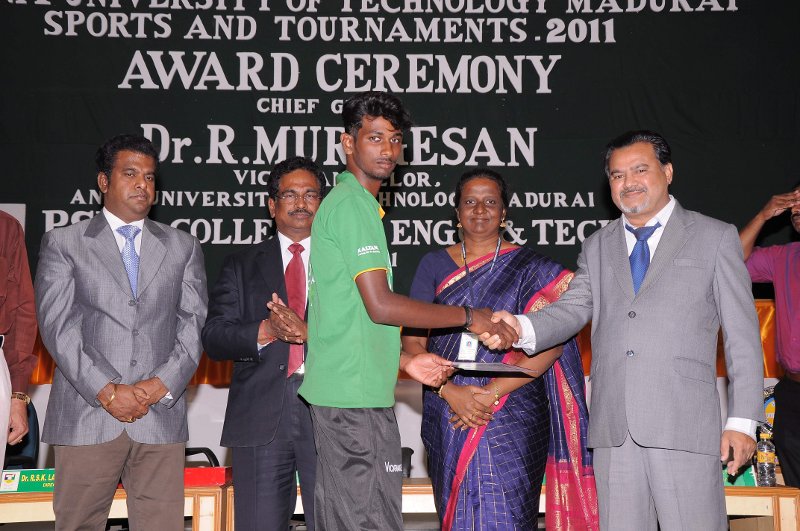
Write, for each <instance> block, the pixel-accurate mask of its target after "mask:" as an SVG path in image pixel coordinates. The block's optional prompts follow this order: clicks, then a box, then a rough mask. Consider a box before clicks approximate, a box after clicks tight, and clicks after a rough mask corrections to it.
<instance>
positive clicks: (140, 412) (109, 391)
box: [97, 376, 167, 422]
mask: <svg viewBox="0 0 800 531" xmlns="http://www.w3.org/2000/svg"><path fill="white" fill-rule="evenodd" d="M166 394H167V388H166V387H165V386H164V384H163V383H162V382H161V379H160V378H158V377H157V376H154V377H152V378H148V379H147V380H141V381H139V382H136V383H135V384H133V385H128V384H114V383H108V384H107V385H106V386H105V387H103V389H101V390H100V392H99V393H98V394H97V398H98V399H99V400H100V404H101V405H102V406H103V409H105V410H106V411H108V413H109V414H110V415H111V416H113V417H114V418H115V419H117V420H119V421H120V422H133V421H135V420H138V419H140V418H142V417H144V416H145V415H147V412H148V411H149V408H150V406H152V405H153V404H155V403H156V402H158V401H159V400H161V399H162V398H164V396H165V395H166ZM112 397H113V398H112Z"/></svg>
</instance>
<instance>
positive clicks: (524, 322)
mask: <svg viewBox="0 0 800 531" xmlns="http://www.w3.org/2000/svg"><path fill="white" fill-rule="evenodd" d="M674 209H675V198H674V197H672V196H671V195H670V196H669V202H668V203H667V204H666V206H664V208H662V209H661V210H660V211H659V212H658V214H656V215H655V216H654V217H653V218H652V219H650V220H649V221H648V222H647V223H645V224H644V226H645V227H652V226H653V225H655V224H656V223H661V226H660V227H659V228H657V229H656V230H655V231H653V234H652V235H651V236H650V238H648V240H647V245H648V246H649V248H650V256H651V257H652V256H655V253H656V249H657V248H658V243H659V242H660V241H661V236H662V235H663V234H664V227H665V226H666V225H667V222H668V221H669V218H670V216H672V211H673V210H674ZM622 223H624V224H625V225H629V226H631V227H633V225H632V224H631V223H629V222H628V218H626V217H625V214H623V215H622ZM633 228H638V227H633ZM624 232H625V244H626V246H627V247H628V256H630V254H631V253H632V252H633V247H634V246H635V245H636V236H635V235H634V234H633V233H632V232H631V231H629V230H625V231H624ZM651 260H652V258H651ZM516 317H517V321H518V322H519V324H520V327H521V328H522V334H521V335H520V340H519V342H517V343H514V346H515V347H518V348H521V349H523V350H525V352H527V353H528V354H529V355H533V354H534V353H535V352H536V332H535V331H534V329H533V325H532V324H531V322H530V320H529V319H521V317H522V316H520V315H517V316H516ZM757 426H758V422H756V421H755V420H751V419H745V418H741V417H728V420H727V421H726V422H725V429H726V430H734V431H739V432H742V433H745V434H747V435H749V436H750V437H752V438H753V439H754V440H755V438H756V427H757Z"/></svg>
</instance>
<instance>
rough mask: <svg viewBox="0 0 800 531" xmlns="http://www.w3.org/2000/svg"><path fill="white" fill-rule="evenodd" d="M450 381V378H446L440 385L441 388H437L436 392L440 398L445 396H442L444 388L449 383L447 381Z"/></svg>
mask: <svg viewBox="0 0 800 531" xmlns="http://www.w3.org/2000/svg"><path fill="white" fill-rule="evenodd" d="M449 381H450V380H445V381H444V383H443V384H442V385H440V386H439V389H437V390H436V394H437V395H439V398H444V397H443V396H442V389H444V386H445V385H447V382H449Z"/></svg>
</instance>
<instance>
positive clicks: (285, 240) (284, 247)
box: [277, 231, 311, 253]
mask: <svg viewBox="0 0 800 531" xmlns="http://www.w3.org/2000/svg"><path fill="white" fill-rule="evenodd" d="M277 234H278V243H279V244H280V246H281V252H282V253H286V252H289V246H290V245H291V244H293V243H294V240H292V239H291V238H289V237H288V236H286V235H285V234H283V233H281V232H280V231H277ZM297 243H299V244H300V245H302V246H303V249H304V250H306V251H307V250H309V249H311V236H308V237H307V238H303V239H302V240H300V241H299V242H297Z"/></svg>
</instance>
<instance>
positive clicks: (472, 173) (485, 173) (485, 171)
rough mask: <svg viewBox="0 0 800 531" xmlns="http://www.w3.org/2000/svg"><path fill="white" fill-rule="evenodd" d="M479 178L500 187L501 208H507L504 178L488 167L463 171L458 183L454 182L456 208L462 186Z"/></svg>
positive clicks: (506, 187) (459, 200)
mask: <svg viewBox="0 0 800 531" xmlns="http://www.w3.org/2000/svg"><path fill="white" fill-rule="evenodd" d="M479 178H484V179H489V180H490V181H494V182H496V183H497V187H498V188H499V189H500V199H502V200H503V208H505V209H508V185H507V184H506V180H505V179H503V176H502V175H500V174H499V173H497V172H496V171H494V170H490V169H489V168H475V169H474V170H469V171H467V172H464V174H463V175H462V176H461V178H460V179H459V180H458V183H456V191H455V196H454V198H453V200H454V202H455V204H456V208H458V205H459V204H460V203H461V192H462V191H463V190H464V186H465V185H466V184H467V183H468V182H470V181H471V180H473V179H479Z"/></svg>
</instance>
